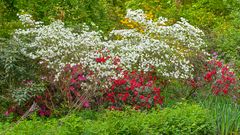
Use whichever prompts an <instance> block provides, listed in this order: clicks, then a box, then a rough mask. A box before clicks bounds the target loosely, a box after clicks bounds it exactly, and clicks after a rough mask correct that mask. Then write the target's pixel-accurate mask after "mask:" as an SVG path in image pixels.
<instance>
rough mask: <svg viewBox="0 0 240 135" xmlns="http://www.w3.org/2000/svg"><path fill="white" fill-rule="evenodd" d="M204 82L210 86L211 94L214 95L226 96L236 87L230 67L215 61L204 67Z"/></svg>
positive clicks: (234, 77)
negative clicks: (221, 94)
mask: <svg viewBox="0 0 240 135" xmlns="http://www.w3.org/2000/svg"><path fill="white" fill-rule="evenodd" d="M206 71H207V73H206V74H205V76H204V80H205V81H206V82H207V83H210V84H211V89H212V92H213V93H214V94H216V95H218V94H220V93H223V94H228V93H229V92H230V91H231V90H233V89H234V87H235V86H236V76H235V74H234V72H233V71H230V67H229V66H228V65H226V64H223V63H222V62H221V61H218V60H216V59H213V60H210V61H209V62H208V65H207V66H206Z"/></svg>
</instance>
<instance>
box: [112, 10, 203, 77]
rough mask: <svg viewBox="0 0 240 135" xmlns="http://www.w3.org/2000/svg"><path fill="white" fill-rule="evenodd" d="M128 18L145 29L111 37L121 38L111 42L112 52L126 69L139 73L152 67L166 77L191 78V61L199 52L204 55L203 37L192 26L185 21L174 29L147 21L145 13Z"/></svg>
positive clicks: (164, 21) (162, 21)
mask: <svg viewBox="0 0 240 135" xmlns="http://www.w3.org/2000/svg"><path fill="white" fill-rule="evenodd" d="M126 18H128V21H129V22H135V23H138V24H140V26H142V28H143V31H144V32H141V31H139V30H138V29H137V28H133V29H123V30H113V31H112V32H111V36H113V37H114V36H115V37H119V36H120V37H121V38H120V39H118V40H117V39H116V40H112V41H109V43H108V45H109V48H112V50H115V52H114V53H115V54H116V55H118V56H120V57H121V58H122V59H121V60H122V64H123V65H125V66H126V67H127V68H129V69H130V68H131V67H132V65H135V66H137V67H138V69H139V70H144V71H148V70H149V65H152V66H154V67H156V68H157V69H158V72H159V73H161V74H162V75H163V76H166V77H174V78H189V77H191V72H192V71H193V65H192V64H191V62H190V59H189V58H190V57H194V55H195V54H196V53H197V52H200V51H201V52H204V50H202V48H203V47H205V43H204V41H203V39H202V37H203V36H204V33H203V32H202V31H201V30H200V29H198V28H196V27H194V26H192V25H190V24H189V23H188V22H187V21H186V20H185V19H183V18H181V21H177V22H176V23H175V24H173V25H167V23H168V20H167V19H166V18H163V17H160V18H158V20H157V21H153V20H151V19H147V17H146V15H145V14H144V12H143V11H142V10H134V11H133V10H128V12H127V15H126Z"/></svg>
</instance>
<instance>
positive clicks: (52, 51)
mask: <svg viewBox="0 0 240 135" xmlns="http://www.w3.org/2000/svg"><path fill="white" fill-rule="evenodd" d="M26 17H28V15H26ZM26 37H28V40H30V41H28V42H26V41H25V40H24V39H25V38H26ZM14 38H15V40H17V41H18V42H19V43H21V44H22V45H23V46H25V47H24V48H22V53H23V54H25V55H27V56H28V57H30V58H32V59H39V60H41V63H43V62H47V64H48V68H50V69H54V70H55V71H56V73H57V75H56V79H57V78H58V76H59V75H60V73H61V71H62V69H63V67H65V65H66V64H71V65H74V64H77V63H79V62H80V59H81V58H83V57H85V55H86V54H87V53H88V52H89V51H90V50H93V49H94V48H95V47H96V46H98V45H99V43H101V39H100V36H99V33H98V32H95V31H91V32H88V31H85V30H83V31H82V33H80V34H78V33H73V32H72V29H70V28H65V27H64V23H63V22H61V21H59V20H58V21H55V22H53V23H51V24H50V25H43V26H41V27H33V28H27V29H24V30H23V29H18V30H16V31H15V34H14Z"/></svg>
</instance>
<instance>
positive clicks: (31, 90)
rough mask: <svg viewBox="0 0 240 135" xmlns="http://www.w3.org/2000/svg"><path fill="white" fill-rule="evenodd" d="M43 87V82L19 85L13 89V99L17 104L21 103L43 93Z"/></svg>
mask: <svg viewBox="0 0 240 135" xmlns="http://www.w3.org/2000/svg"><path fill="white" fill-rule="evenodd" d="M45 89H46V88H45V86H44V84H35V83H33V84H30V85H27V86H25V87H21V88H17V89H15V90H13V92H12V96H13V99H14V101H15V102H16V103H18V105H23V104H24V103H26V102H27V101H29V100H30V99H32V98H33V97H35V96H38V95H41V94H43V92H44V91H45Z"/></svg>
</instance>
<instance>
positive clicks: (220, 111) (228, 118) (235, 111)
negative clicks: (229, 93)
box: [202, 96, 240, 135]
mask: <svg viewBox="0 0 240 135" xmlns="http://www.w3.org/2000/svg"><path fill="white" fill-rule="evenodd" d="M202 105H203V106H204V107H206V108H209V109H210V111H211V115H212V116H214V117H216V121H215V122H216V125H217V131H218V134H221V135H228V134H238V133H239V131H240V106H239V105H238V104H234V103H233V102H232V100H231V99H229V98H226V97H213V96H210V97H208V98H207V100H203V101H202Z"/></svg>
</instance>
